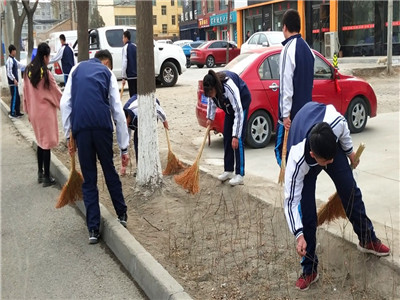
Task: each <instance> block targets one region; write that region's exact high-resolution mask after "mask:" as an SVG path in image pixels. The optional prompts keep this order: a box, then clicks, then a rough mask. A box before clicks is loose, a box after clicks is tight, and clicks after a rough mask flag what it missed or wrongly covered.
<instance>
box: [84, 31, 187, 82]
mask: <svg viewBox="0 0 400 300" xmlns="http://www.w3.org/2000/svg"><path fill="white" fill-rule="evenodd" d="M126 30H128V31H129V32H130V33H131V42H133V43H135V44H136V28H135V27H127V26H109V27H100V28H96V29H91V30H89V57H90V58H92V57H94V55H95V53H96V52H97V51H98V50H100V49H101V50H104V49H107V50H109V51H110V52H111V54H112V56H113V72H114V74H115V75H116V77H117V78H118V79H121V78H122V75H121V74H122V72H121V67H122V48H123V46H124V43H123V41H122V35H123V33H124V31H126ZM139 47H140V45H139ZM154 71H155V75H156V78H157V80H158V81H160V82H161V83H162V84H163V85H164V86H174V85H175V84H176V82H177V80H178V77H179V75H180V74H182V73H183V72H185V71H186V56H185V54H184V53H183V50H182V48H181V47H179V46H176V45H170V44H165V43H158V42H156V41H154Z"/></svg>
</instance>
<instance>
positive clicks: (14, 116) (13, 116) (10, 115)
mask: <svg viewBox="0 0 400 300" xmlns="http://www.w3.org/2000/svg"><path fill="white" fill-rule="evenodd" d="M8 117H9V118H10V119H15V118H16V117H17V116H16V115H14V114H12V113H8Z"/></svg>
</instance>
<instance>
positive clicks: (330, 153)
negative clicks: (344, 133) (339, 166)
mask: <svg viewBox="0 0 400 300" xmlns="http://www.w3.org/2000/svg"><path fill="white" fill-rule="evenodd" d="M308 140H309V142H310V149H311V151H312V152H314V154H315V155H316V156H317V157H319V158H323V159H327V160H329V159H332V158H334V157H335V155H336V152H337V142H336V140H337V138H336V135H335V134H334V133H333V130H332V128H331V126H329V124H328V123H326V122H321V123H318V124H316V125H315V126H314V127H313V128H312V129H311V131H310V134H309V136H308Z"/></svg>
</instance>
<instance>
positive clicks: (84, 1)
mask: <svg viewBox="0 0 400 300" xmlns="http://www.w3.org/2000/svg"><path fill="white" fill-rule="evenodd" d="M76 10H77V12H78V61H83V60H88V59H89V42H88V26H89V20H88V18H89V16H88V14H89V1H88V0H79V1H76ZM73 13H74V12H71V14H73ZM121 39H122V37H121Z"/></svg>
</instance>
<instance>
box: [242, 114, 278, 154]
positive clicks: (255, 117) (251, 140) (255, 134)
mask: <svg viewBox="0 0 400 300" xmlns="http://www.w3.org/2000/svg"><path fill="white" fill-rule="evenodd" d="M271 135H272V121H271V118H270V116H269V115H268V114H267V112H266V111H264V110H257V111H255V112H254V113H253V114H252V115H251V116H250V118H249V120H248V122H247V127H246V144H247V145H249V146H250V147H251V148H264V147H266V146H267V145H268V143H269V142H270V140H271Z"/></svg>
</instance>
